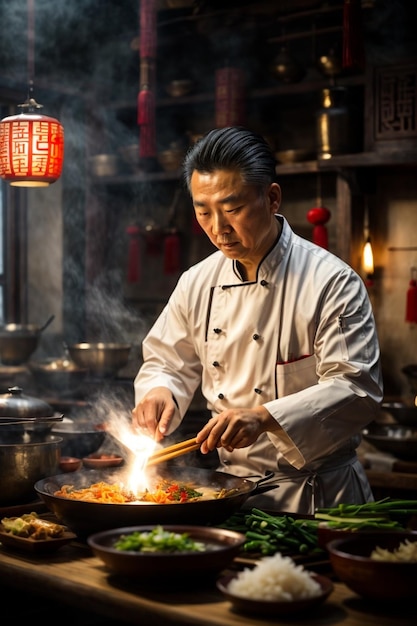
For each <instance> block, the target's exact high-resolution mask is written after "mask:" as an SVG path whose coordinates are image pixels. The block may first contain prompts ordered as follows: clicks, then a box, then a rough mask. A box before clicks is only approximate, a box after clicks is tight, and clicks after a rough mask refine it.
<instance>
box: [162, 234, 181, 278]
mask: <svg viewBox="0 0 417 626" xmlns="http://www.w3.org/2000/svg"><path fill="white" fill-rule="evenodd" d="M180 269H181V245H180V237H179V234H178V233H177V231H175V230H173V231H171V232H170V233H169V234H168V235H167V236H166V237H165V241H164V272H165V274H175V273H176V272H179V271H180Z"/></svg>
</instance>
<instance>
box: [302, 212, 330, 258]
mask: <svg viewBox="0 0 417 626" xmlns="http://www.w3.org/2000/svg"><path fill="white" fill-rule="evenodd" d="M330 215H331V213H330V211H329V209H326V208H325V207H322V206H320V207H314V208H312V209H310V210H309V212H308V213H307V219H308V221H309V222H310V224H314V228H313V242H314V243H315V244H317V245H318V246H321V247H322V248H326V250H327V249H328V247H329V239H328V235H327V228H326V227H325V226H324V224H325V223H326V222H328V221H329V219H330Z"/></svg>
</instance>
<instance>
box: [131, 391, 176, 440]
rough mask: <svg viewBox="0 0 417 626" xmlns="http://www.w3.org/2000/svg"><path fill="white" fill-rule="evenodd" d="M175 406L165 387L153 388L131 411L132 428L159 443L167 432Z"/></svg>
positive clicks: (170, 394)
mask: <svg viewBox="0 0 417 626" xmlns="http://www.w3.org/2000/svg"><path fill="white" fill-rule="evenodd" d="M175 409H176V404H175V402H174V399H173V397H172V393H171V392H170V390H169V389H168V388H167V387H154V389H151V390H150V391H149V392H148V393H147V394H146V395H145V396H144V397H143V398H142V400H141V401H140V402H139V403H138V404H137V405H136V406H135V408H134V409H133V410H132V425H133V428H134V429H136V430H139V431H141V432H143V433H146V434H147V435H148V436H151V437H153V438H154V439H155V441H161V440H162V439H163V438H164V436H165V433H166V432H167V431H168V428H169V425H170V423H171V420H172V418H173V416H174V413H175Z"/></svg>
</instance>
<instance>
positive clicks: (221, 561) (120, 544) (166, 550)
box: [87, 525, 245, 584]
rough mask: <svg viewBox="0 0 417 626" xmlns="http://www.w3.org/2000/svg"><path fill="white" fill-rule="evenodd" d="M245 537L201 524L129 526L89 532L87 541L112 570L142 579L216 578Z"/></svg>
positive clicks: (151, 580)
mask: <svg viewBox="0 0 417 626" xmlns="http://www.w3.org/2000/svg"><path fill="white" fill-rule="evenodd" d="M244 542H245V535H244V534H243V533H240V532H237V531H232V530H227V529H224V528H214V527H205V526H178V525H167V526H161V525H152V526H128V527H125V528H116V529H112V530H106V531H102V532H99V533H95V534H93V535H90V536H89V537H88V538H87V543H88V545H89V546H90V548H91V549H92V551H93V553H94V554H95V556H97V557H98V558H100V559H101V560H102V561H103V563H104V564H105V565H106V567H107V568H108V569H109V570H110V571H111V572H112V573H113V574H117V575H121V576H129V577H134V578H135V579H136V580H140V581H141V582H144V583H147V582H150V583H152V582H155V580H158V581H160V580H161V579H169V580H170V582H171V583H172V584H175V581H180V580H182V579H183V578H184V577H185V578H189V579H192V580H193V581H194V582H195V581H201V580H207V579H208V578H214V577H216V575H217V574H219V573H220V572H221V571H222V570H223V569H225V568H226V567H227V566H228V565H230V563H231V562H232V561H233V559H234V558H235V557H236V556H238V555H239V552H240V550H241V548H242V546H243V544H244Z"/></svg>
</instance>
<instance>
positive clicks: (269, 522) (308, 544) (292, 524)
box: [222, 508, 321, 555]
mask: <svg viewBox="0 0 417 626" xmlns="http://www.w3.org/2000/svg"><path fill="white" fill-rule="evenodd" d="M318 524H319V522H318V521H316V520H306V519H294V518H293V517H291V516H290V515H271V514H269V513H266V512H265V511H262V510H261V509H256V508H253V509H252V510H251V512H250V513H248V512H245V511H238V512H237V513H235V514H234V515H232V516H231V517H229V518H228V519H227V520H226V522H224V523H223V524H222V527H223V528H229V529H231V530H237V531H239V532H244V533H245V535H246V542H245V543H244V544H243V550H244V552H252V553H254V552H255V553H260V554H262V555H272V554H275V553H276V552H284V553H293V554H294V553H295V554H297V553H299V554H306V553H310V552H321V549H320V548H319V545H318V538H317V526H318Z"/></svg>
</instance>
